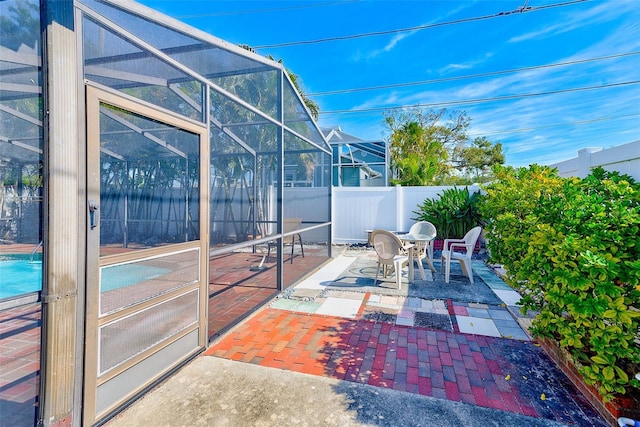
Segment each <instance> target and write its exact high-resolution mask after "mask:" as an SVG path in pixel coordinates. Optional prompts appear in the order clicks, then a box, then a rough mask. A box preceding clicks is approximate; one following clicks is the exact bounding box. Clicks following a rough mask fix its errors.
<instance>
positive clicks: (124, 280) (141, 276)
mask: <svg viewBox="0 0 640 427" xmlns="http://www.w3.org/2000/svg"><path fill="white" fill-rule="evenodd" d="M170 271H171V270H168V269H166V268H160V267H154V266H149V265H143V264H138V263H133V264H119V265H113V266H109V267H103V268H102V273H101V275H102V277H101V279H100V292H107V291H112V290H114V289H120V288H125V287H127V286H131V285H135V284H136V283H140V282H144V281H147V280H151V279H155V278H157V277H160V276H162V275H163V274H166V273H169V272H170Z"/></svg>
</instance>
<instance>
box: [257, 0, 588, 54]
mask: <svg viewBox="0 0 640 427" xmlns="http://www.w3.org/2000/svg"><path fill="white" fill-rule="evenodd" d="M585 1H589V0H573V1H568V2H564V3H554V4H549V5H546V6H534V7H532V6H528V7H525V6H523V7H519V8H517V9H515V10H512V11H509V12H498V13H494V14H491V15H484V16H476V17H472V18H463V19H456V20H454V21H446V22H437V23H435V24H426V25H418V26H416V27H409V28H400V29H395V30H386V31H374V32H370V33H360V34H352V35H349V36H336V37H327V38H323V39H315V40H300V41H295V42H284V43H275V44H265V45H261V46H253V48H254V49H256V50H258V49H268V48H274V47H288V46H297V45H304V44H315V43H325V42H333V41H340V40H350V39H358V38H363V37H372V36H382V35H386V34H396V33H404V32H408V31H418V30H424V29H427V28H435V27H443V26H445V25H454V24H462V23H465V22H474V21H483V20H486V19H492V18H498V17H501V16H508V15H513V14H516V13H526V12H535V11H538V10H543V9H550V8H553V7H561V6H569V5H572V4H576V3H583V2H585Z"/></svg>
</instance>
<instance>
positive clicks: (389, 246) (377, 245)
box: [371, 230, 409, 289]
mask: <svg viewBox="0 0 640 427" xmlns="http://www.w3.org/2000/svg"><path fill="white" fill-rule="evenodd" d="M371 241H372V243H373V248H374V249H375V251H376V254H377V255H378V266H377V268H376V284H377V283H378V273H380V265H382V277H383V278H384V277H387V274H386V271H387V270H386V267H387V266H391V265H392V266H393V268H394V271H395V274H396V285H397V286H398V289H400V283H401V280H400V279H401V277H402V267H403V266H405V265H408V264H409V256H408V255H406V254H405V253H403V245H402V242H401V241H400V239H399V238H398V236H396V235H395V234H393V233H392V232H390V231H386V230H373V232H372V233H371Z"/></svg>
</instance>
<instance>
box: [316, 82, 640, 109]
mask: <svg viewBox="0 0 640 427" xmlns="http://www.w3.org/2000/svg"><path fill="white" fill-rule="evenodd" d="M638 83H640V80H634V81H630V82H621V83H610V84H606V85H600V86H587V87H578V88H570V89H558V90H550V91H547V92H535V93H524V94H519V95H504V96H495V97H492V98H478V99H466V100H459V101H444V102H433V103H426V104H414V105H396V106H392V107H376V108H362V109H357V108H355V109H350V110H333V111H321V112H320V115H327V114H348V113H361V112H373V111H385V110H400V109H403V108H418V107H443V106H447V105H461V104H481V103H484V102H494V101H504V100H508V99H517V98H529V97H533V96H543V95H555V94H558V93H568V92H580V91H585V90H594V89H604V88H610V87H620V86H629V85H635V84H638Z"/></svg>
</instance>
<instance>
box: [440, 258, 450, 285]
mask: <svg viewBox="0 0 640 427" xmlns="http://www.w3.org/2000/svg"><path fill="white" fill-rule="evenodd" d="M442 262H443V263H446V264H445V266H444V283H449V272H450V271H451V258H449V257H447V258H443V259H442Z"/></svg>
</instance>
